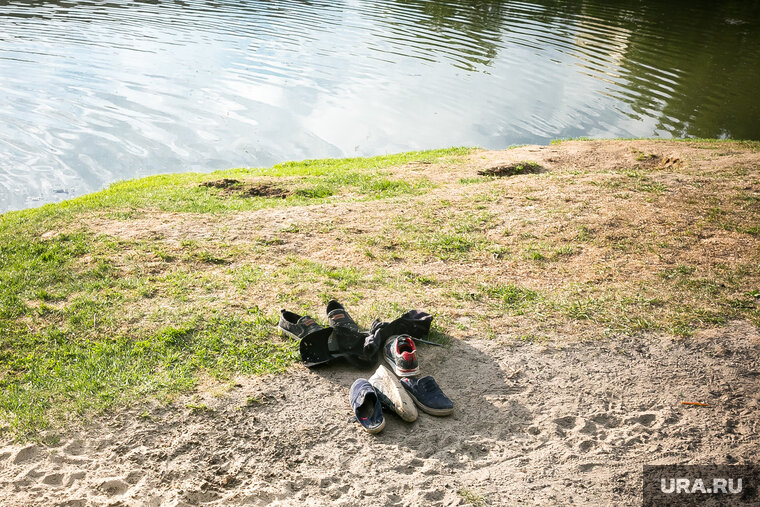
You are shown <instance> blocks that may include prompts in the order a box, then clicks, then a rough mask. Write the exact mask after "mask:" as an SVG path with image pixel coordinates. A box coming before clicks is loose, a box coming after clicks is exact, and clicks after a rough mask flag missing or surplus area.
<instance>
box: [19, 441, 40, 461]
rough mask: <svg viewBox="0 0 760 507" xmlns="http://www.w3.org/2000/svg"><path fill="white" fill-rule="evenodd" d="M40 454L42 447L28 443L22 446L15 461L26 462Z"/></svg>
mask: <svg viewBox="0 0 760 507" xmlns="http://www.w3.org/2000/svg"><path fill="white" fill-rule="evenodd" d="M39 454H40V449H39V447H37V446H36V445H27V446H26V447H22V448H21V449H19V451H18V452H17V453H16V455H15V456H14V457H13V463H14V464H16V465H18V464H19V463H26V462H28V461H32V460H34V459H36V458H37V457H38V456H39Z"/></svg>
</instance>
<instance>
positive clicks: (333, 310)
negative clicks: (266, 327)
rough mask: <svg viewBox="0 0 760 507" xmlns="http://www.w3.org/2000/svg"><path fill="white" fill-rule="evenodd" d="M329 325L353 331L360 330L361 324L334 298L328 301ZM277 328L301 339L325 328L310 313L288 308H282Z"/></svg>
mask: <svg viewBox="0 0 760 507" xmlns="http://www.w3.org/2000/svg"><path fill="white" fill-rule="evenodd" d="M326 313H327V325H328V326H330V327H333V328H335V327H342V328H346V329H349V330H351V331H353V332H358V331H359V326H358V325H357V324H356V322H354V319H352V318H351V316H350V315H349V314H348V312H347V311H346V309H345V308H344V307H343V305H342V304H340V303H338V302H337V301H335V300H334V299H333V300H331V301H330V302H329V303H327V310H326ZM277 328H278V329H279V330H280V332H281V333H282V334H285V335H287V336H290V337H291V338H295V339H296V340H300V339H302V338H304V337H306V336H308V335H310V334H312V333H315V332H317V331H321V330H322V329H324V328H323V327H322V326H321V325H319V324H318V323H317V321H316V320H314V319H313V318H312V317H310V316H309V315H303V316H301V315H298V314H297V313H293V312H290V311H288V310H280V321H279V322H278V323H277Z"/></svg>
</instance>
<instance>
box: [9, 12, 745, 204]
mask: <svg viewBox="0 0 760 507" xmlns="http://www.w3.org/2000/svg"><path fill="white" fill-rule="evenodd" d="M759 85H760V2H756V1H755V2H747V1H731V0H727V1H722V2H708V1H700V0H690V1H667V2H663V1H661V0H630V1H618V2H609V1H606V0H593V1H581V0H579V1H551V0H535V1H488V0H444V1H437V0H373V1H370V0H343V1H341V0H325V1H322V0H261V1H256V0H214V1H199V0H175V1H158V0H153V1H146V0H143V1H126V0H110V1H92V0H90V1H77V0H70V1H38V0H14V1H6V0H0V211H6V210H11V209H20V208H25V207H30V206H36V205H40V204H43V203H47V202H54V201H60V200H63V199H66V198H70V197H72V196H75V195H81V194H84V193H87V192H90V191H94V190H97V189H100V188H103V187H104V186H106V185H108V184H109V183H111V182H113V181H116V180H121V179H128V178H134V177H138V176H145V175H150V174H158V173H166V172H178V171H211V170H215V169H226V168H230V167H251V166H268V165H271V164H273V163H276V162H280V161H285V160H297V159H303V158H320V157H343V156H364V155H376V154H384V153H392V152H398V151H406V150H416V149H426V148H438V147H446V146H452V145H457V146H462V145H471V146H483V147H486V148H492V149H498V148H506V147H508V146H510V145H514V144H524V143H544V144H545V143H547V142H549V141H550V140H552V139H555V138H564V137H578V136H590V137H640V136H658V137H664V138H667V137H682V136H701V137H731V138H742V139H747V138H751V139H758V138H760V101H759V100H758V99H757V95H756V93H757V90H756V89H757V88H758V86H759Z"/></svg>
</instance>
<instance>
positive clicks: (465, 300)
mask: <svg viewBox="0 0 760 507" xmlns="http://www.w3.org/2000/svg"><path fill="white" fill-rule="evenodd" d="M527 162H531V163H534V164H537V166H536V167H537V169H536V171H533V170H524V168H525V167H526V166H528V164H526V163H527ZM500 165H501V166H504V165H506V166H510V167H512V168H513V169H514V168H517V169H516V170H512V171H509V172H510V173H514V174H513V175H511V176H505V177H496V176H488V175H480V174H479V171H482V170H484V169H489V168H493V167H495V166H500ZM521 168H522V169H521ZM759 168H760V143H754V142H718V141H709V140H703V141H698V142H656V141H646V140H641V141H605V142H595V141H594V142H592V141H588V142H586V141H573V142H563V143H559V144H554V145H552V146H549V147H542V148H540V149H538V148H535V149H533V148H529V147H525V148H516V149H513V150H508V151H506V152H483V151H478V150H470V149H449V150H439V151H430V152H416V153H405V154H399V155H391V156H387V157H375V158H366V159H343V160H319V161H303V162H293V163H286V164H281V165H278V166H275V167H272V168H269V169H253V170H249V169H235V170H230V171H223V172H218V173H214V174H202V175H201V174H181V175H170V176H157V177H152V178H146V179H141V180H135V181H128V182H123V183H118V184H115V185H113V186H111V187H110V188H109V189H107V190H105V191H103V192H99V193H97V194H92V195H88V196H84V197H81V198H78V199H74V200H72V201H68V202H65V203H61V204H57V205H49V206H45V207H42V208H39V209H32V210H26V211H22V212H13V213H7V214H5V215H1V216H0V340H1V341H0V386H1V387H2V390H1V391H0V418H1V419H2V421H3V422H2V428H3V431H4V432H6V433H7V434H8V435H14V436H18V437H28V436H34V435H36V434H38V433H39V431H40V430H41V429H44V428H46V427H48V426H50V425H52V426H54V427H55V426H60V425H62V424H64V423H65V422H66V421H67V420H69V419H71V418H72V417H73V418H75V419H78V418H80V417H82V416H84V417H86V416H88V415H90V414H93V413H98V412H100V411H102V410H105V409H108V408H109V407H113V406H118V405H121V404H125V403H129V402H131V401H133V400H138V399H144V398H145V397H147V396H151V397H158V398H170V397H172V396H173V395H175V394H176V393H178V392H182V391H184V390H187V389H190V388H192V387H193V386H195V385H196V384H197V383H198V381H199V379H202V378H204V377H208V376H211V377H213V378H215V379H218V380H220V381H222V382H224V381H227V380H230V379H232V378H233V377H234V375H236V374H259V373H268V372H278V371H282V370H284V369H285V368H286V367H287V366H288V365H289V364H291V363H292V362H294V361H295V360H297V351H296V346H295V344H294V343H293V342H291V341H289V340H284V339H282V338H280V337H278V336H277V335H276V334H275V333H274V332H273V329H274V324H275V323H276V319H277V314H278V310H279V308H281V307H285V308H289V309H292V310H294V311H298V312H308V313H311V314H312V315H313V316H316V317H318V318H320V317H321V316H322V313H323V312H324V310H323V303H324V302H326V301H327V300H329V299H330V298H333V297H335V298H338V299H340V300H341V301H343V302H345V303H346V304H347V305H349V309H350V310H351V312H352V315H354V316H355V317H356V318H357V320H358V321H359V322H360V323H363V324H365V325H368V324H369V322H371V320H372V319H373V318H375V317H380V318H383V319H390V318H393V317H394V316H395V315H397V314H398V313H399V312H401V311H403V310H405V309H408V308H411V307H417V308H423V309H426V310H428V311H431V312H433V313H434V314H435V315H436V320H435V326H436V328H435V338H437V339H440V340H443V341H445V340H447V339H451V338H470V337H474V338H489V339H496V340H501V341H503V342H504V343H505V345H508V344H509V343H510V342H511V341H519V340H530V341H548V340H560V341H561V340H568V339H569V340H574V339H583V340H594V339H606V338H611V339H624V338H625V337H626V336H630V335H632V334H639V333H643V332H656V333H662V334H668V335H672V336H676V337H681V338H683V339H689V337H690V336H692V335H693V334H694V333H695V332H698V331H699V330H700V329H705V328H709V327H711V326H718V325H721V324H723V323H725V322H727V321H729V320H732V319H748V320H750V321H752V322H753V323H754V324H755V325H760V313H759V310H758V298H759V297H760V272H759V271H760V270H758V265H759V262H760V228H759V227H758V225H759V224H760V171H759V170H758V169H759Z"/></svg>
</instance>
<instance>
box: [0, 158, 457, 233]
mask: <svg viewBox="0 0 760 507" xmlns="http://www.w3.org/2000/svg"><path fill="white" fill-rule="evenodd" d="M470 151H471V148H449V149H442V150H430V151H424V152H408V153H401V154H397V155H387V156H380V157H369V158H346V159H321V160H303V161H299V162H286V163H283V164H278V165H275V166H273V167H271V168H260V169H230V170H225V171H217V172H214V173H210V174H200V173H181V174H169V175H159V176H151V177H148V178H142V179H137V180H129V181H123V182H119V183H114V184H113V185H111V186H110V187H108V188H107V189H106V190H103V191H101V192H97V193H94V194H89V195H85V196H82V197H78V198H76V199H72V200H70V201H65V202H63V203H60V204H56V205H48V206H46V207H43V208H47V210H45V211H47V212H49V213H51V214H53V215H58V216H60V215H61V214H71V213H77V212H81V211H93V210H108V212H109V213H111V214H112V216H114V217H116V216H119V217H121V218H124V219H130V218H133V217H138V216H139V214H138V213H133V211H134V210H145V209H158V210H162V211H181V212H193V213H213V212H224V211H242V210H248V209H258V208H262V207H268V206H281V205H298V204H307V203H311V202H315V201H316V202H318V201H322V200H324V199H326V198H328V197H330V196H333V195H336V194H338V193H341V192H344V191H349V192H355V193H357V194H359V196H360V197H363V198H365V199H376V198H384V197H389V196H394V195H400V194H405V193H415V192H418V191H422V190H424V189H425V188H428V187H429V186H430V183H429V182H427V181H426V180H416V181H407V180H398V179H392V178H390V177H389V176H388V174H387V173H386V172H384V171H383V170H384V169H387V168H389V167H392V166H398V165H401V164H405V163H408V162H412V161H420V160H424V161H428V162H433V161H436V160H439V159H440V158H442V157H451V156H457V155H463V154H466V153H468V152H470ZM261 177H267V178H287V179H284V180H283V181H285V182H286V184H287V185H290V187H288V188H291V187H292V189H293V191H294V193H293V195H291V196H289V197H288V198H286V199H269V198H266V197H251V198H242V197H238V196H235V195H234V194H232V195H225V194H224V193H223V192H222V191H220V190H218V189H214V188H209V187H201V186H199V184H200V183H202V182H205V181H214V180H219V179H223V178H231V179H243V180H248V179H251V178H261ZM45 211H43V212H42V213H45ZM37 213H39V212H38V211H37V212H30V211H25V212H14V213H10V214H6V215H5V217H4V220H9V219H11V220H12V219H13V217H14V216H18V217H20V216H22V215H29V214H32V215H34V214H37Z"/></svg>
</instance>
